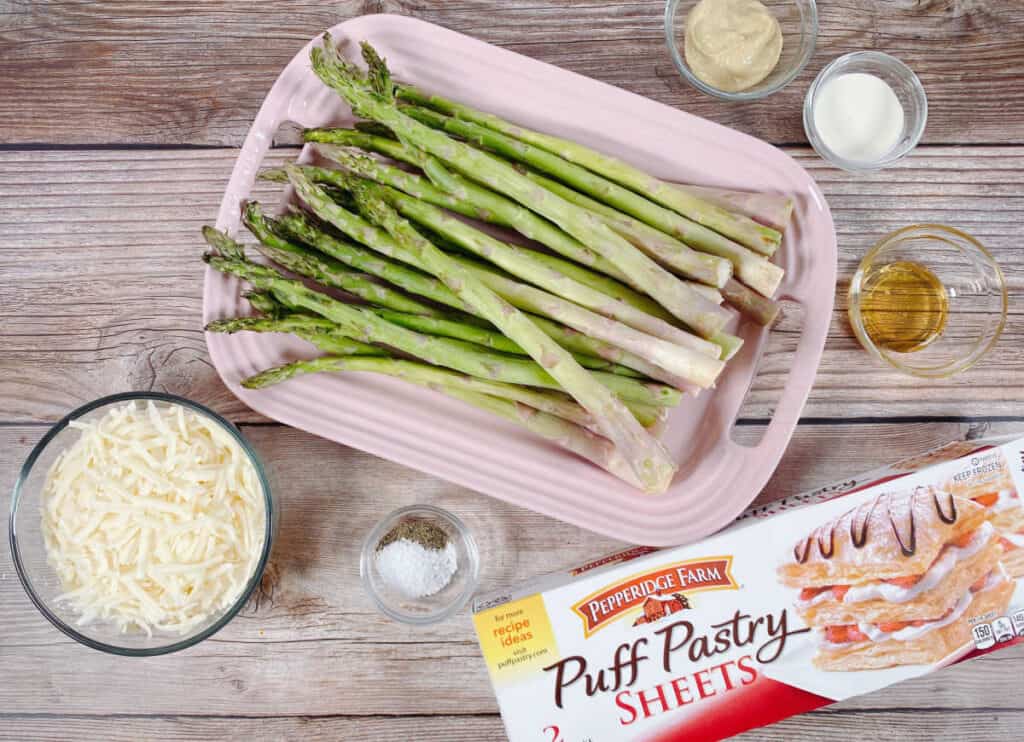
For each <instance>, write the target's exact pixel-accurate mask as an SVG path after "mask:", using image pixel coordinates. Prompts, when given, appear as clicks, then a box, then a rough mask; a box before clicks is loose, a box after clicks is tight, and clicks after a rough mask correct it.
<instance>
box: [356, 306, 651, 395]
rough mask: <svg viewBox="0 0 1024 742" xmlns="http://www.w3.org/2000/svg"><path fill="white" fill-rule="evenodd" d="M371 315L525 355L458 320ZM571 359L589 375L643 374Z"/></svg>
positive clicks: (588, 359)
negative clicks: (588, 372) (604, 373)
mask: <svg viewBox="0 0 1024 742" xmlns="http://www.w3.org/2000/svg"><path fill="white" fill-rule="evenodd" d="M374 311H375V312H376V313H377V315H378V316H380V317H383V318H384V319H386V320H387V321H388V322H393V323H394V324H396V325H401V326H402V327H405V328H407V329H409V330H416V331H417V332H422V333H425V334H427V335H434V336H437V337H447V338H452V339H454V340H464V341H465V342H467V343H473V344H474V345H480V346H483V347H485V348H490V349H491V350H497V351H500V352H502V353H510V354H512V355H517V356H525V355H528V354H527V353H526V351H524V350H523V349H522V348H520V347H519V346H518V345H516V344H515V343H513V342H512V341H511V340H509V339H508V338H507V337H505V336H504V335H502V334H501V333H500V332H495V331H494V330H489V329H487V328H486V327H479V326H477V325H470V324H466V323H465V322H462V321H460V320H458V319H448V318H442V317H424V316H422V315H418V314H408V313H406V312H393V311H390V310H388V309H374ZM573 358H575V359H576V362H577V363H579V364H580V365H581V366H583V368H589V369H591V370H593V371H609V372H610V373H613V374H619V375H620V376H629V377H632V378H634V379H636V378H642V377H643V374H640V373H638V372H637V371H634V370H633V369H631V368H627V367H626V366H620V365H618V364H616V363H612V362H610V361H606V360H602V359H600V358H595V357H593V356H590V355H581V354H578V353H573Z"/></svg>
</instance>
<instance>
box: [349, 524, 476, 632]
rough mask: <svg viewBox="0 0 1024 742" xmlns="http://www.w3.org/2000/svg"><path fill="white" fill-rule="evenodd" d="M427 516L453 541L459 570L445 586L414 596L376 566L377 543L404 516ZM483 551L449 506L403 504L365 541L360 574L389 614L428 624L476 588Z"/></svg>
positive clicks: (403, 620) (454, 608) (444, 615)
mask: <svg viewBox="0 0 1024 742" xmlns="http://www.w3.org/2000/svg"><path fill="white" fill-rule="evenodd" d="M412 519H417V520H425V521H427V522H429V523H431V524H433V525H435V526H437V527H438V528H440V529H441V530H442V531H444V533H445V535H446V536H447V537H448V541H449V542H450V543H451V544H453V545H454V547H455V554H456V565H457V566H456V570H455V574H454V575H453V576H452V579H451V582H449V583H448V584H447V585H446V586H445V587H444V588H443V589H442V590H440V591H439V592H436V593H434V594H433V595H428V596H426V597H422V598H413V597H409V596H407V595H405V594H404V593H403V592H401V591H399V590H397V589H395V588H394V587H392V586H391V585H390V584H388V582H387V581H386V580H385V579H384V578H383V576H382V575H381V574H380V571H379V570H378V569H377V560H376V558H375V557H376V554H377V545H378V544H379V543H380V542H381V540H382V539H383V538H384V537H385V536H386V535H387V534H388V533H389V532H390V531H391V529H392V528H394V527H395V526H397V525H398V524H399V523H401V522H402V521H405V520H412ZM479 573H480V555H479V552H478V551H477V548H476V541H475V540H474V539H473V534H471V533H470V532H469V529H468V528H466V526H465V524H464V523H463V522H462V521H461V520H459V519H458V518H457V517H455V516H454V515H452V514H451V513H449V512H448V511H446V510H442V509H441V508H436V507H434V506H433V505H411V506H409V507H405V508H400V509H398V510H396V511H394V512H393V513H391V514H390V515H388V516H386V517H385V518H384V519H383V520H381V521H380V522H379V523H378V524H377V525H376V526H374V528H373V530H371V531H370V533H369V535H367V537H366V541H365V542H364V543H363V551H362V555H361V556H360V558H359V576H360V577H361V578H362V581H363V587H364V588H365V589H366V592H368V593H369V594H370V597H371V598H373V602H374V603H376V604H377V608H379V609H380V611H381V612H382V613H383V614H384V615H386V616H388V617H389V618H392V619H394V620H395V621H399V622H401V623H406V624H414V625H426V624H431V623H436V622H438V621H443V620H444V619H446V618H448V617H450V616H452V615H453V614H455V613H456V612H458V611H459V609H461V608H462V606H464V605H465V604H466V602H467V601H468V600H469V599H470V598H471V597H472V596H473V593H474V592H475V591H476V588H477V580H478V578H479Z"/></svg>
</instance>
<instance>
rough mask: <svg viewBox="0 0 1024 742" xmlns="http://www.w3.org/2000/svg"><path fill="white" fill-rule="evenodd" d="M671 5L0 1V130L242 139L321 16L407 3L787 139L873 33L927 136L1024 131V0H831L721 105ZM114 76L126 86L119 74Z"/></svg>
mask: <svg viewBox="0 0 1024 742" xmlns="http://www.w3.org/2000/svg"><path fill="white" fill-rule="evenodd" d="M663 7H664V3H662V2H653V1H651V2H628V3H601V2H599V3H595V2H593V1H592V0H572V1H569V2H566V1H563V2H558V3H546V4H545V3H538V2H534V1H533V0H473V1H470V2H459V3H451V2H440V1H434V2H418V1H414V0H380V1H375V0H343V1H341V2H337V1H335V0H319V1H313V0H306V1H305V2H291V1H286V0H276V1H275V2H261V3H239V2H230V0H216V1H209V2H181V3H175V4H173V6H167V7H165V8H164V7H160V8H154V6H153V4H152V3H145V2H120V1H118V2H115V1H113V0H107V1H106V2H99V3H89V4H83V3H79V2H73V1H70V0H64V1H59V2H36V1H33V0H7V2H4V3H0V46H2V47H3V48H4V50H5V53H4V54H3V55H0V131H3V132H4V133H5V136H4V141H5V142H9V143H26V142H54V143H55V142H62V143H96V142H99V143H106V142H118V143H125V142H132V143H150V144H164V143H175V144H182V143H190V144H214V145H238V144H239V143H240V142H241V140H242V137H243V136H244V134H245V132H246V130H247V129H248V127H249V123H250V122H251V121H252V119H253V117H254V115H255V113H256V110H257V108H258V107H259V104H260V101H261V100H262V98H263V96H264V95H265V94H266V92H267V90H268V89H269V88H270V86H271V84H272V83H273V81H274V79H275V78H276V77H277V74H278V72H279V71H280V69H281V68H282V67H283V66H284V65H285V64H286V63H287V62H288V61H289V60H290V59H291V58H292V56H293V55H294V54H295V53H296V52H297V51H298V50H299V49H300V48H301V47H302V45H303V44H304V43H305V42H306V41H307V40H308V39H309V38H311V37H312V36H314V35H316V34H317V33H319V32H321V31H322V30H323V29H325V28H327V27H329V26H332V25H334V24H335V23H338V22H340V21H342V20H345V19H347V18H351V17H354V16H357V15H361V14H364V13H372V12H391V13H399V14H403V15H411V16H415V17H418V18H422V19H423V20H427V21H430V22H432V23H438V24H440V25H443V26H446V27H448V28H451V29H453V30H455V31H460V32H462V33H466V34H470V35H472V36H475V37H477V38H480V39H482V40H484V41H488V42H490V43H494V44H498V45H500V46H504V47H506V48H509V49H512V50H515V51H517V52H520V53H522V54H526V55H528V56H531V57H535V58H537V59H541V60H543V61H545V62H549V63H552V64H556V65H558V66H560V67H564V68H566V69H570V70H573V71H575V72H579V73H581V74H584V75H587V76H590V77H594V78H597V79H599V80H602V81H605V82H608V83H611V84H613V85H618V86H620V87H623V88H626V89H628V90H631V91H633V92H636V93H639V94H641V95H644V96H647V97H650V98H653V99H654V100H657V101H660V102H663V103H666V104H668V105H671V106H676V107H679V108H682V109H684V110H687V111H690V112H692V113H695V114H697V115H699V116H704V117H707V118H711V119H713V120H716V121H719V122H721V123H724V124H727V125H729V126H734V127H736V128H739V129H741V130H743V131H747V132H749V133H751V134H754V135H755V136H759V137H761V138H764V139H767V140H769V141H771V142H775V143H799V142H804V141H806V140H805V138H804V134H803V127H802V124H801V118H800V108H801V104H802V101H803V96H804V93H805V92H806V90H807V87H808V85H809V84H810V82H811V80H812V79H813V78H814V75H816V74H817V72H818V71H819V70H820V69H821V68H822V67H823V66H824V65H825V64H827V63H828V62H829V61H830V60H832V59H833V58H835V57H836V56H838V55H840V54H844V53H846V52H850V51H856V50H860V49H879V50H882V51H886V52H889V53H891V54H894V55H896V56H898V57H900V58H902V59H903V60H904V61H906V62H907V63H908V64H909V65H910V66H911V67H912V68H914V69H915V70H916V72H917V73H918V75H919V76H920V78H921V80H922V82H923V83H924V86H925V89H926V91H927V94H928V98H929V102H930V116H929V121H928V129H927V131H926V133H925V141H927V142H933V143H956V144H965V143H971V142H974V143H993V144H994V143H999V142H1002V143H1024V119H1022V117H1021V114H1022V113H1024V34H1021V33H1020V29H1021V28H1022V25H1024V6H1022V5H1021V4H1020V3H1018V2H1006V1H1005V0H970V2H968V1H967V0H934V1H929V2H910V0H900V1H899V2H886V3H878V2H874V1H873V0H844V2H839V3H835V2H830V3H821V8H820V33H819V37H818V46H817V50H816V52H815V54H814V56H813V58H812V59H811V61H810V63H809V65H808V66H807V69H805V70H804V72H803V73H802V74H801V75H800V76H799V77H798V78H797V79H796V80H795V81H793V82H792V83H791V84H790V85H789V86H788V87H787V88H786V89H784V90H783V91H781V92H780V93H777V94H776V95H774V96H772V97H770V98H769V99H767V100H764V101H761V102H758V103H753V104H746V105H723V104H722V103H721V102H720V101H716V100H714V99H711V98H708V97H707V96H704V95H702V94H700V93H698V92H697V91H696V90H694V89H692V88H690V87H689V86H688V85H686V84H685V83H684V82H683V81H682V79H681V78H680V77H679V75H678V73H677V72H676V70H675V68H674V67H673V65H672V62H671V59H670V58H669V56H668V53H667V51H666V49H665V41H664V31H663V22H662V13H663ZM111 80H116V81H117V84H116V85H112V84H111Z"/></svg>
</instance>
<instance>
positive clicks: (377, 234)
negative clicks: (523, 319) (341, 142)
mask: <svg viewBox="0 0 1024 742" xmlns="http://www.w3.org/2000/svg"><path fill="white" fill-rule="evenodd" d="M322 195H323V194H320V193H319V192H317V191H312V190H310V191H307V192H306V197H308V198H310V199H312V200H314V202H316V203H317V204H319V208H320V209H321V212H320V213H321V215H326V216H325V217H324V218H325V219H326V220H327V221H329V222H331V223H332V224H334V225H335V226H336V227H338V228H339V229H341V230H342V231H343V232H345V233H346V234H349V235H350V236H351V237H354V238H356V239H359V240H361V241H363V243H364V244H366V245H367V246H369V247H372V248H373V249H374V250H376V251H378V252H380V253H381V254H383V255H387V256H389V257H392V258H395V259H396V260H403V261H407V262H413V259H412V257H411V256H409V255H407V254H406V253H405V252H404V251H403V250H402V249H401V248H400V247H398V245H397V244H395V242H394V240H392V239H391V236H390V235H388V234H387V233H386V232H383V231H382V230H379V229H377V228H376V227H374V226H373V225H371V224H369V223H368V222H366V221H365V220H363V219H362V218H360V217H358V216H356V215H355V214H352V213H351V212H348V211H346V210H345V209H343V208H341V207H340V206H337V205H336V204H331V203H330V202H329V201H323V199H322ZM279 224H280V226H281V227H282V229H283V230H284V231H285V232H286V233H288V234H291V235H293V236H294V237H295V238H296V239H299V240H301V241H303V242H306V243H307V244H310V245H312V246H314V247H316V248H317V249H318V250H321V251H323V252H325V253H327V254H329V255H333V256H335V257H337V258H339V259H341V260H343V261H345V262H349V263H351V264H353V265H355V266H358V267H360V268H362V269H366V270H373V268H374V265H373V264H372V262H369V261H372V260H376V259H377V258H376V256H374V255H373V254H372V253H369V252H367V251H365V250H362V249H361V248H353V247H352V246H350V245H349V244H348V243H342V244H341V246H340V247H339V245H338V244H336V240H335V238H334V237H332V236H331V235H328V234H327V233H325V232H323V231H322V230H319V229H318V228H317V227H316V226H314V225H313V224H312V223H311V222H310V221H309V219H307V218H306V217H304V216H302V215H299V214H289V215H286V216H284V217H283V218H282V219H281V220H280V222H279ZM357 259H358V262H355V261H356V260H357ZM388 262H389V263H390V261H388ZM390 265H391V266H392V267H397V268H401V269H402V270H404V271H405V272H406V274H407V275H401V274H400V272H399V271H396V270H392V271H390V272H389V273H388V274H387V278H388V280H390V281H391V282H392V283H394V284H396V285H398V286H400V287H401V288H403V289H406V290H407V291H410V292H415V293H417V294H420V295H422V296H425V297H426V298H428V299H431V300H433V301H436V302H438V303H440V304H445V305H447V306H449V307H453V308H455V309H460V310H463V311H466V312H469V313H471V314H472V309H471V308H470V307H467V306H466V305H465V303H464V302H463V301H462V300H461V299H459V298H458V297H457V296H456V295H455V294H453V293H452V292H451V291H450V290H449V289H448V287H447V286H445V285H444V284H442V283H441V282H440V281H438V280H437V279H435V278H433V277H431V276H427V275H425V274H422V273H420V272H419V271H413V270H410V269H407V268H405V267H404V266H401V265H398V264H397V263H390ZM532 319H533V321H534V323H535V324H537V325H538V326H539V327H540V328H541V329H542V330H543V331H544V332H545V333H546V334H547V335H549V336H551V337H552V338H553V339H554V340H555V341H556V342H557V343H558V344H559V345H561V346H562V347H564V348H566V349H567V350H570V351H572V352H574V353H578V354H583V355H589V356H594V357H597V358H602V359H604V360H606V361H611V362H612V363H615V364H621V365H623V366H627V367H629V368H631V369H634V370H636V371H639V372H640V373H642V374H643V375H644V376H648V377H650V378H652V379H658V378H660V380H661V381H665V382H666V383H669V384H672V383H673V381H671V380H668V378H667V377H665V374H664V372H663V371H661V370H660V369H658V367H657V366H654V365H653V364H651V363H649V362H647V361H645V360H644V359H642V358H639V357H637V356H635V355H634V354H632V353H628V352H626V351H625V350H623V349H621V348H619V347H617V346H615V345H613V344H611V343H606V342H604V341H601V340H597V339H596V338H592V337H589V336H588V335H586V334H584V333H581V332H578V331H576V330H572V329H570V328H568V327H565V326H564V325H562V324H559V323H557V322H552V321H550V320H548V319H544V318H541V317H536V316H535V317H532ZM555 319H557V317H556V318H555Z"/></svg>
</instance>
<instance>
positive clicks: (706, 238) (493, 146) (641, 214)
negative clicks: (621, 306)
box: [405, 109, 760, 273]
mask: <svg viewBox="0 0 1024 742" xmlns="http://www.w3.org/2000/svg"><path fill="white" fill-rule="evenodd" d="M405 110H408V111H409V113H410V115H412V116H413V117H414V118H416V119H417V120H421V121H423V122H424V123H427V124H429V125H433V126H435V127H438V128H439V129H442V130H444V131H448V132H449V133H454V134H457V135H459V136H464V137H466V138H468V139H469V140H470V141H472V142H473V143H474V144H476V145H478V146H481V147H485V148H486V149H488V150H490V151H493V152H496V153H498V154H500V155H502V156H504V157H507V158H509V159H512V160H515V161H517V162H522V163H525V164H528V165H530V166H531V167H534V168H536V169H538V170H540V171H543V172H545V173H547V174H548V175H553V176H555V177H557V178H558V179H559V180H562V181H565V183H567V184H568V185H570V186H572V187H573V188H575V189H576V190H577V191H582V192H583V193H585V194H589V196H591V197H593V198H594V199H596V200H597V201H598V202H599V203H601V204H602V205H604V206H606V207H607V208H608V210H609V211H611V212H612V214H613V215H616V216H628V217H633V218H635V219H637V220H639V221H640V222H642V223H644V224H647V225H650V226H651V227H654V228H656V229H658V230H660V231H661V232H665V233H668V234H672V235H674V236H676V237H678V238H679V239H681V240H682V242H683V243H685V245H692V246H693V247H695V248H697V249H698V250H702V251H704V252H709V253H712V254H714V255H718V256H720V257H723V258H728V259H730V260H733V258H734V255H736V254H743V252H745V253H749V254H750V255H752V256H753V255H755V253H753V252H750V251H749V250H747V249H746V248H744V247H743V246H742V245H739V244H737V243H735V242H733V241H732V240H730V239H728V238H726V237H724V236H723V235H721V234H719V233H717V232H715V231H713V230H711V229H708V228H707V227H705V226H703V225H701V224H698V223H697V222H694V221H691V220H690V219H687V218H686V217H684V216H680V215H679V214H677V213H675V212H673V211H671V210H669V209H666V208H663V207H661V206H659V205H658V204H656V203H653V202H651V201H648V200H647V199H645V198H643V197H642V196H640V195H638V194H636V193H634V192H633V191H630V190H628V189H626V188H623V187H621V186H619V185H616V184H615V183H613V182H611V181H609V180H606V179H604V178H602V177H601V176H599V175H597V174H595V173H593V172H591V171H589V170H586V169H585V168H582V167H579V166H578V165H574V164H572V163H571V162H567V161H565V160H562V159H561V158H559V157H558V156H557V155H553V154H551V153H550V152H547V151H545V150H543V149H540V148H538V147H533V146H531V145H529V144H525V143H523V142H520V141H518V140H515V139H512V138H510V137H506V136H504V135H502V134H499V133H497V132H493V131H491V130H490V129H487V128H485V127H482V126H477V125H476V124H473V123H470V122H467V121H461V120H459V119H453V118H447V117H444V116H441V115H439V114H437V113H434V112H432V111H428V110H426V109H405ZM549 190H551V191H553V192H555V193H557V194H558V195H560V196H562V197H563V198H566V200H570V201H572V202H573V203H576V199H573V198H569V197H567V196H566V195H565V194H564V193H562V192H560V191H558V190H557V189H549ZM616 231H620V230H616ZM620 233H621V231H620ZM624 236H626V237H627V238H628V239H630V240H631V241H632V242H633V243H634V244H636V245H637V246H638V247H639V248H640V249H643V250H644V251H645V252H646V253H648V254H650V255H651V256H652V257H653V258H655V259H656V260H658V261H659V262H661V263H662V264H664V265H667V266H668V267H670V268H673V269H675V270H677V271H679V272H681V273H685V271H686V266H685V265H680V264H679V262H678V261H679V260H680V257H681V256H686V255H688V254H689V253H690V252H692V251H691V250H689V249H688V248H685V247H684V246H683V245H680V244H678V242H677V243H676V244H674V245H673V246H672V247H671V248H670V249H666V247H665V245H664V243H663V242H662V241H661V240H656V239H654V240H647V239H644V233H643V232H638V231H636V230H633V231H631V233H630V234H627V235H624ZM638 240H639V241H638ZM680 247H684V250H685V252H680ZM740 251H743V252H740ZM758 257H760V256H758ZM736 268H737V270H738V269H739V266H736Z"/></svg>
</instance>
